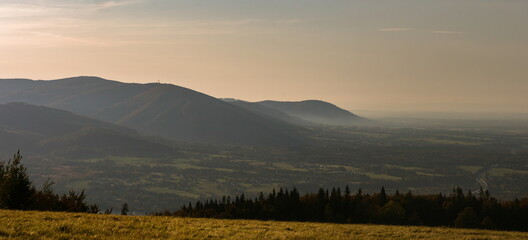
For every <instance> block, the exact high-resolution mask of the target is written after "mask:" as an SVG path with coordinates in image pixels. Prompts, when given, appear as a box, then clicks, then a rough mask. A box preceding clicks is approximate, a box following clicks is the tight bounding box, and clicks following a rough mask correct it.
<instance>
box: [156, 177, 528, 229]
mask: <svg viewBox="0 0 528 240" xmlns="http://www.w3.org/2000/svg"><path fill="white" fill-rule="evenodd" d="M155 215H172V216H181V217H204V218H228V219H259V220H282V221H310V222H334V223H371V224H393V225H424V226H451V227H461V228H485V229H499V230H520V231H526V230H528V198H523V199H521V200H518V199H516V200H514V201H498V200H497V199H495V198H493V197H491V196H490V194H489V192H488V191H480V193H478V194H472V193H471V192H467V193H466V194H464V192H463V190H462V189H461V188H456V189H454V190H453V191H452V192H451V193H450V194H448V195H444V194H433V195H414V194H412V193H411V192H408V193H405V194H401V193H399V192H398V191H396V193H395V194H393V195H387V194H386V192H385V189H384V188H382V189H381V191H380V192H379V193H375V194H372V195H371V194H364V193H362V191H361V189H360V190H358V191H357V192H356V193H351V192H350V190H349V188H348V186H347V187H346V189H345V191H341V189H340V188H333V189H332V190H330V191H329V190H324V189H319V192H318V193H309V194H305V195H302V196H301V195H300V194H299V192H298V191H297V190H296V189H295V188H294V189H293V190H291V191H288V190H287V189H286V190H284V189H282V188H281V189H279V191H278V192H277V191H275V190H273V192H272V193H270V194H268V195H267V196H265V195H264V194H262V193H261V194H260V195H259V196H258V197H257V198H254V199H252V198H246V197H245V196H244V194H242V195H240V196H238V195H237V196H235V197H234V198H231V197H230V196H225V197H223V198H222V199H221V200H215V199H211V200H208V201H205V202H202V201H198V202H196V203H195V204H194V205H193V204H191V203H189V205H186V206H182V207H181V208H180V209H179V210H177V211H175V212H168V211H165V212H163V213H156V214H155Z"/></svg>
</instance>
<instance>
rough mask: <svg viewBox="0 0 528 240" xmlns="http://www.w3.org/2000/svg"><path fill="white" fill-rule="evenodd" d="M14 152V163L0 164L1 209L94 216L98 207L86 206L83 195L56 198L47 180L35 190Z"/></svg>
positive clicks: (10, 161) (57, 195)
mask: <svg viewBox="0 0 528 240" xmlns="http://www.w3.org/2000/svg"><path fill="white" fill-rule="evenodd" d="M21 160H22V156H21V155H20V151H19V152H17V153H16V154H15V155H14V156H13V159H11V160H9V161H8V162H7V163H6V162H0V208H1V209H14V210H40V211H65V212H88V213H97V212H99V208H98V207H97V205H88V204H87V203H86V202H85V198H86V195H85V194H84V191H81V192H80V193H77V192H74V191H70V192H69V193H68V194H62V195H60V194H55V193H54V192H53V189H52V188H51V186H52V185H53V182H51V181H50V180H48V181H47V182H46V183H45V184H44V186H43V187H42V189H37V188H36V187H35V186H33V183H32V182H31V180H30V179H29V176H28V174H27V170H26V168H25V167H24V166H23V165H22V164H21V163H20V161H21Z"/></svg>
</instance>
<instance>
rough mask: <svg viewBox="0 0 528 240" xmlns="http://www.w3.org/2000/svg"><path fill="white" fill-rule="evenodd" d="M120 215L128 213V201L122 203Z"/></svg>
mask: <svg viewBox="0 0 528 240" xmlns="http://www.w3.org/2000/svg"><path fill="white" fill-rule="evenodd" d="M121 215H128V203H124V204H123V207H122V208H121Z"/></svg>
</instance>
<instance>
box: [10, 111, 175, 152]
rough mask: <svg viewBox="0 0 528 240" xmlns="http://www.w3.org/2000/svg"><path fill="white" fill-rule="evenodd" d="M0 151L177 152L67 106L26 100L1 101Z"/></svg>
mask: <svg viewBox="0 0 528 240" xmlns="http://www.w3.org/2000/svg"><path fill="white" fill-rule="evenodd" d="M0 116H2V117H1V118H0V151H1V152H4V153H5V152H9V153H11V152H13V151H16V149H22V150H23V151H27V152H28V153H41V154H47V153H54V154H60V155H62V156H63V157H77V158H87V157H96V156H108V155H119V156H143V155H147V156H164V155H167V156H168V155H170V156H178V155H181V154H179V153H178V152H177V151H176V150H174V149H172V148H171V147H168V146H165V145H164V144H162V143H158V142H154V141H151V140H148V139H145V138H143V137H141V136H140V135H138V134H137V133H136V132H135V131H134V130H132V129H128V128H125V127H120V126H116V125H114V124H110V123H106V122H102V121H99V120H94V119H90V118H87V117H83V116H80V115H76V114H73V113H70V112H67V111H64V110H58V109H52V108H48V107H42V106H34V105H30V104H26V103H8V104H0Z"/></svg>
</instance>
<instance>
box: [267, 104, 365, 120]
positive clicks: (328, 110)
mask: <svg viewBox="0 0 528 240" xmlns="http://www.w3.org/2000/svg"><path fill="white" fill-rule="evenodd" d="M257 103H258V104H260V105H262V106H265V107H268V108H271V109H275V110H278V111H281V112H284V113H287V114H289V115H291V116H293V117H296V118H300V119H303V120H305V121H309V122H313V123H318V124H325V125H344V126H346V125H353V124H356V123H358V122H361V121H363V120H364V119H363V118H361V117H359V116H357V115H355V114H353V113H351V112H349V111H347V110H344V109H342V108H339V107H337V106H336V105H334V104H331V103H328V102H324V101H320V100H306V101H300V102H279V101H270V100H268V101H262V102H257Z"/></svg>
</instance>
